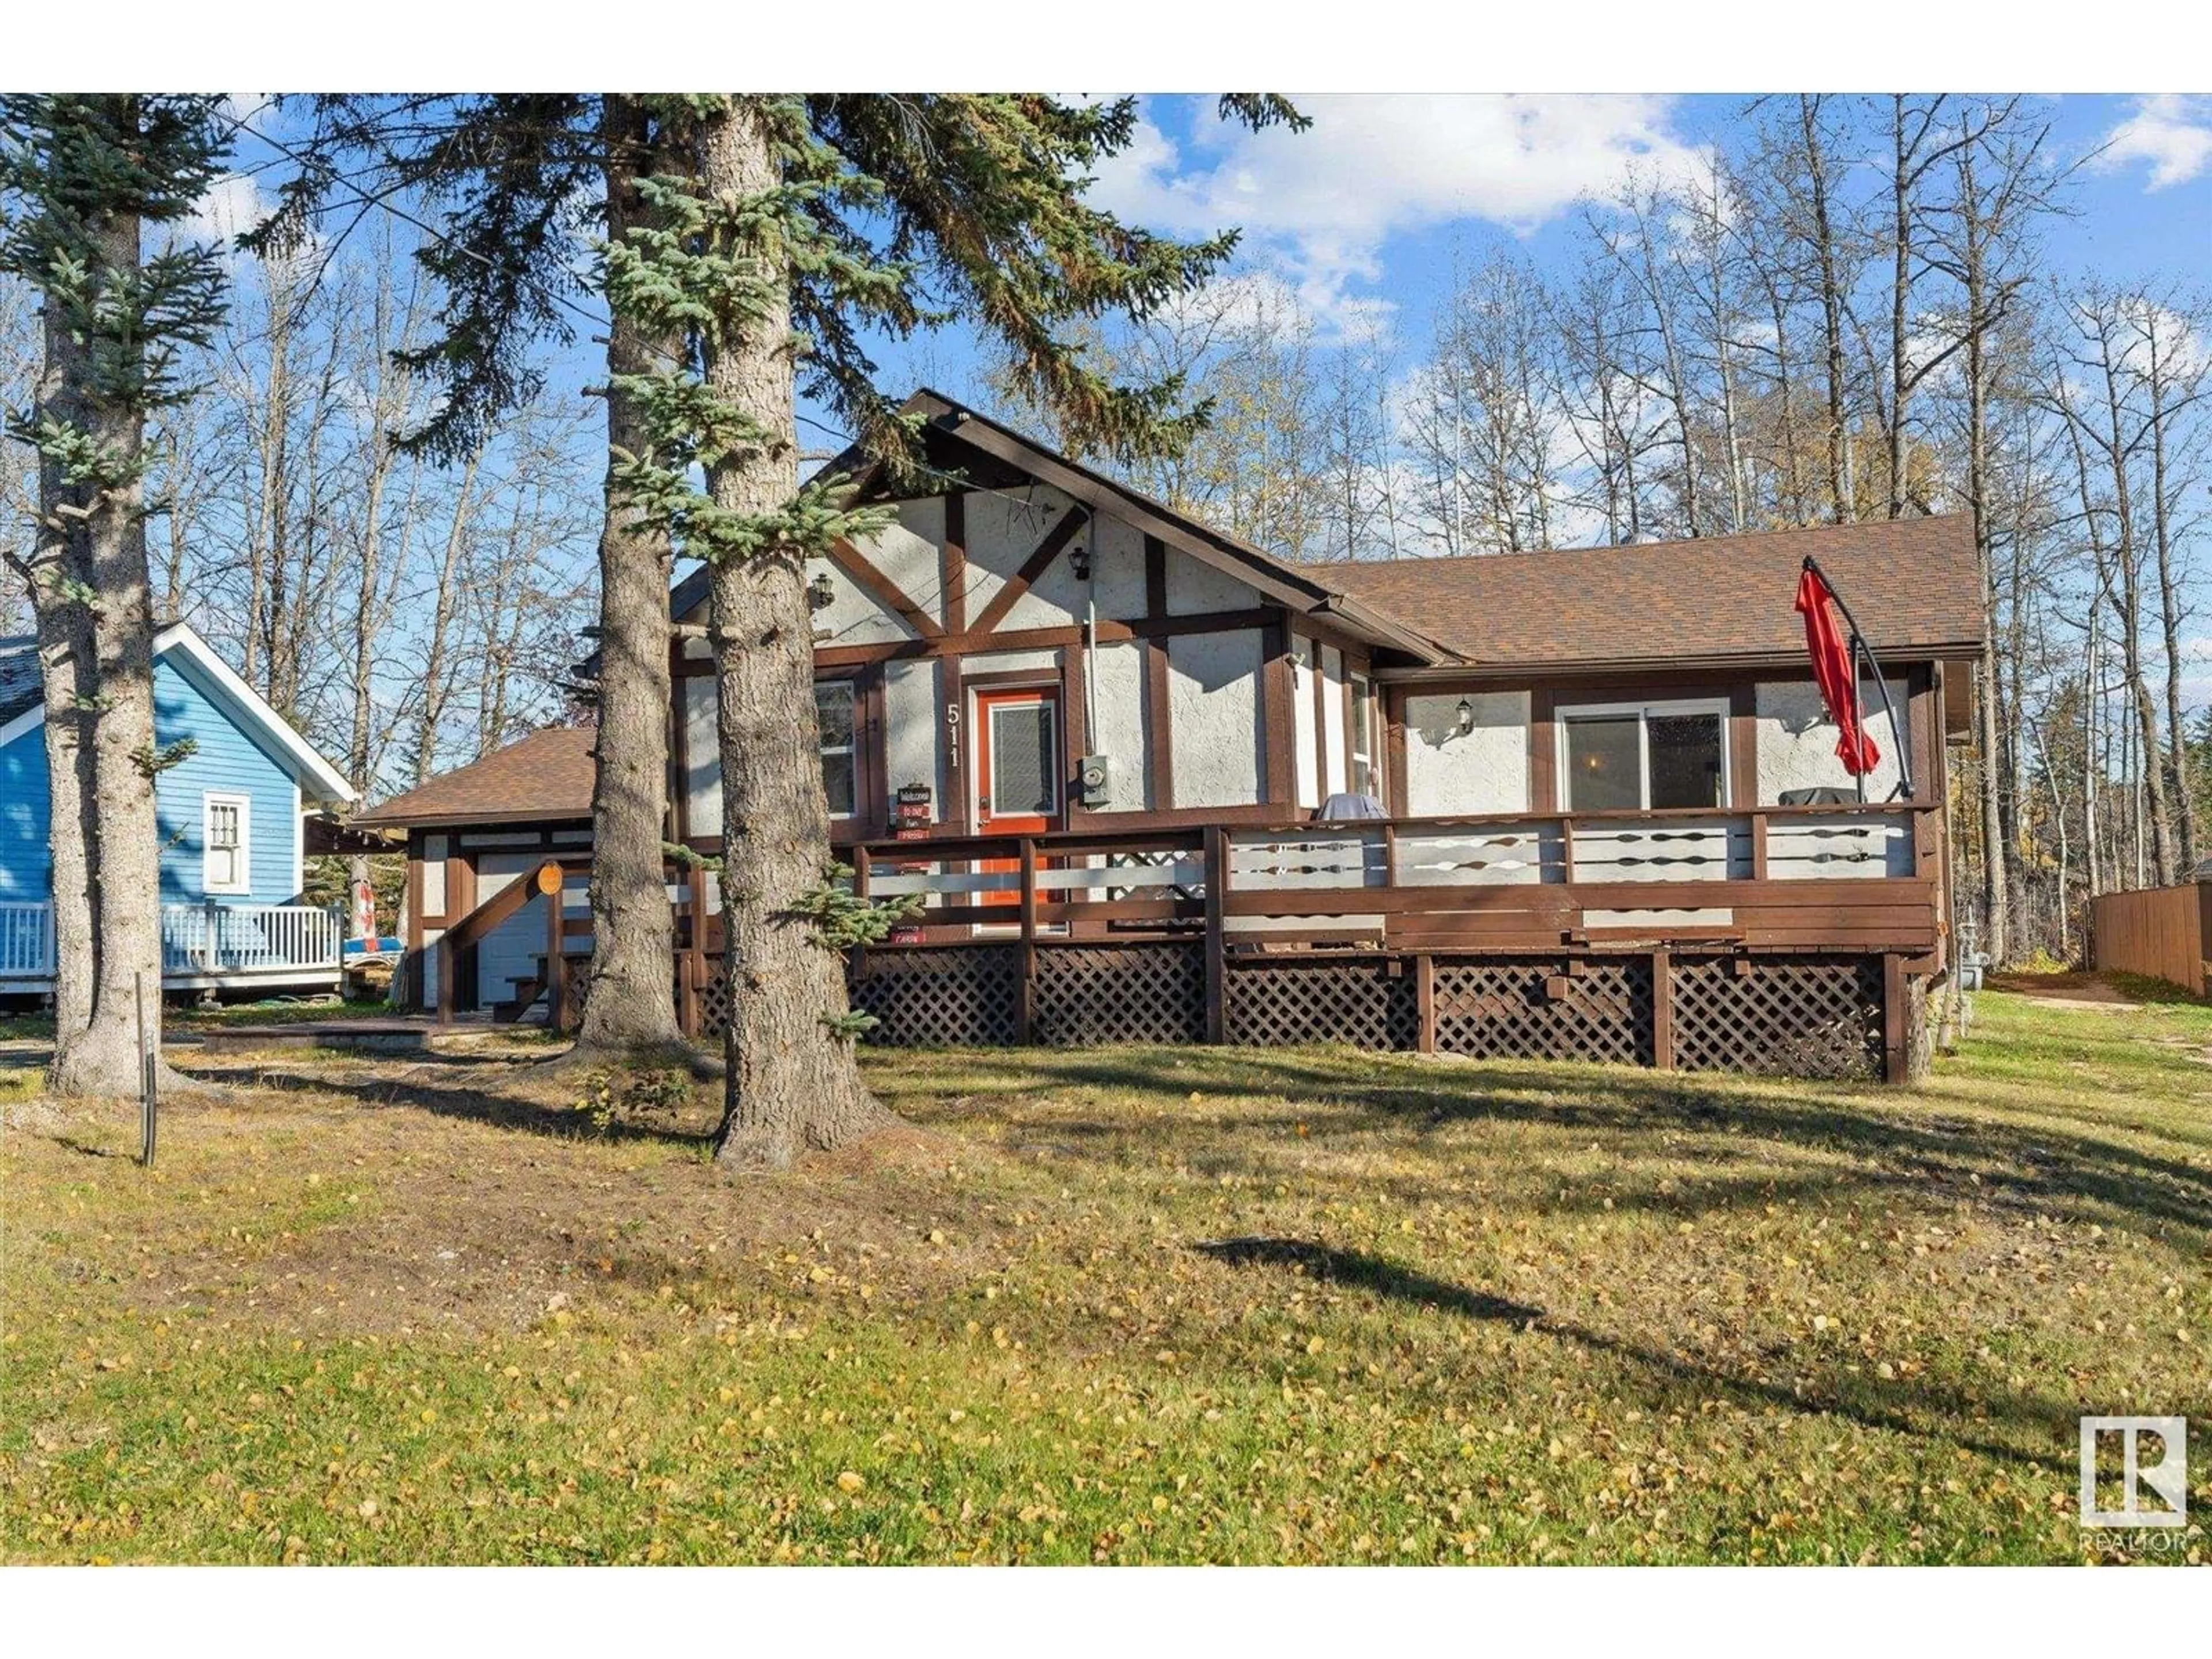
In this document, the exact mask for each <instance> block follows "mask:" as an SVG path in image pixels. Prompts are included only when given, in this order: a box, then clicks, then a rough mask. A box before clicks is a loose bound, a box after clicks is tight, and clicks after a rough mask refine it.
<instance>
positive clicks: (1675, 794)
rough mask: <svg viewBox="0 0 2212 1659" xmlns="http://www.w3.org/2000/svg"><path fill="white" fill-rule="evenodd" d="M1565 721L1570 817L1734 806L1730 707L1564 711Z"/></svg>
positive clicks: (1563, 756) (1563, 755) (1562, 756)
mask: <svg viewBox="0 0 2212 1659" xmlns="http://www.w3.org/2000/svg"><path fill="white" fill-rule="evenodd" d="M1559 774H1560V776H1561V777H1562V778H1563V779H1564V780H1565V787H1563V788H1562V789H1561V790H1560V799H1561V802H1562V804H1563V805H1564V806H1565V810H1566V811H1570V812H1607V811H1655V812H1668V811H1681V810H1683V809H1685V808H1687V807H1695V806H1725V805H1728V803H1729V769H1728V705H1727V704H1726V703H1723V702H1650V703H1598V704H1592V705H1590V706H1588V707H1585V708H1562V709H1560V710H1559Z"/></svg>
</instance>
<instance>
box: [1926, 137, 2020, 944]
mask: <svg viewBox="0 0 2212 1659" xmlns="http://www.w3.org/2000/svg"><path fill="white" fill-rule="evenodd" d="M1900 142H1901V140H1900ZM1963 177H1964V180H1965V183H1964V188H1963V190H1962V191H1961V197H1962V200H1963V201H1964V202H1965V204H1966V207H1965V212H1966V226H1965V233H1966V258H1965V260H1964V267H1965V275H1966V283H1965V286H1966V330H1967V332H1966V504H1967V507H1968V509H1969V510H1970V511H1971V512H1972V514H1973V521H1974V562H1975V566H1976V568H1977V569H1978V571H1979V573H1980V574H1981V584H1982V660H1981V672H1980V681H1981V688H1980V689H1981V708H1980V710H1979V714H1980V722H1979V724H1980V730H1979V732H1978V739H1979V742H1980V745H1981V750H1982V764H1981V769H1980V775H1979V777H1978V779H1977V785H1978V797H1979V805H1980V807H1981V829H1982V871H1981V875H1982V920H1983V925H1984V927H1985V928H1986V930H1987V936H1986V937H1985V938H1984V939H1983V941H1982V949H1983V950H1984V951H1986V952H1987V953H1988V955H1989V958H1990V961H1991V962H1993V963H1997V964H1999V965H2000V966H2002V964H2004V963H2007V962H2008V961H2009V960H2011V954H2012V951H2011V947H2012V939H2011V920H2012V892H2011V889H2010V886H2009V884H2008V882H2007V880H2006V874H2007V872H2008V870H2009V869H2010V867H2011V862H2010V860H2009V859H2008V857H2007V855H2006V846H2005V823H2004V803H2003V795H2004V782H2005V780H2004V778H2003V775H2002V752H2003V751H2002V744H2001V743H2000V741H1999V731H2000V726H2001V725H2002V721H2001V720H2000V717H1999V716H2000V711H1999V709H1998V707H1997V703H1998V698H1999V693H2000V688H2001V687H2002V684H2003V682H2002V679H2001V678H2000V677H1999V674H1998V664H1997V646H1996V641H1997V583H1996V551H1995V545H1994V543H1995V538H1994V537H1993V536H1992V534H1991V532H1990V500H1989V495H1990V420H1989V362H1988V341H1987V338H1986V331H1987V304H1986V299H1987V296H1986V295H1985V293H1984V289H1985V287H1986V281H1987V274H1988V273H1987V267H1986V262H1985V251H1984V241H1983V229H1984V228H1983V225H1982V222H1981V216H1980V214H1979V212H1978V208H1977V205H1976V203H1977V199H1978V198H1977V197H1975V195H1974V187H1973V174H1972V168H1971V166H1968V167H1966V168H1965V169H1963ZM1901 211H1902V210H1900V212H1901ZM1903 303H1904V300H1903V296H1902V291H1901V290H1900V292H1899V300H1898V304H1899V306H1900V307H1902V305H1903ZM1899 314H1900V316H1901V315H1902V313H1901V312H1900V313H1899ZM1901 349H1902V348H1901V347H1900V350H1901ZM1900 505H1901V504H1900Z"/></svg>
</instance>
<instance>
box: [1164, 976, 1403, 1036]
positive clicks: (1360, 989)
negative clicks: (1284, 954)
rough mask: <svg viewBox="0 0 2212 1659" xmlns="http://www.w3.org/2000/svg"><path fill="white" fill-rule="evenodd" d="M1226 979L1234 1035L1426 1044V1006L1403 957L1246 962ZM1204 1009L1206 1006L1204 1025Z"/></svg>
mask: <svg viewBox="0 0 2212 1659" xmlns="http://www.w3.org/2000/svg"><path fill="white" fill-rule="evenodd" d="M1225 979H1226V983H1225V997H1226V1001H1227V1018H1226V1019H1225V1023H1224V1030H1225V1035H1226V1036H1228V1039H1229V1041H1230V1042H1236V1043H1244V1044H1249V1045H1251V1046H1254V1047H1257V1048H1279V1047H1282V1046H1285V1045H1286V1044H1289V1043H1294V1042H1349V1043H1351V1044H1352V1046H1353V1047H1355V1048H1417V1047H1419V1043H1420V1036H1421V1025H1420V1021H1421V1015H1420V1008H1419V1004H1418V1001H1417V1000H1416V995H1415V991H1414V986H1413V975H1412V973H1411V971H1410V970H1409V969H1408V967H1407V963H1405V962H1403V961H1402V960H1398V959H1394V958H1389V957H1358V958H1354V959H1352V960H1349V961H1331V960H1329V959H1328V958H1327V957H1320V958H1318V959H1316V960H1311V961H1305V962H1298V961H1291V960H1288V959H1285V960H1282V961H1277V962H1265V961H1263V962H1255V963H1242V964H1239V965H1237V966H1236V967H1233V968H1231V969H1230V970H1229V972H1228V974H1227V975H1226V976H1225ZM1204 1014H1205V1010H1204V1009H1203V1007H1201V1008H1200V1029H1201V1030H1202V1029H1203V1027H1204Z"/></svg>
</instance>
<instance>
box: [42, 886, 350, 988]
mask: <svg viewBox="0 0 2212 1659" xmlns="http://www.w3.org/2000/svg"><path fill="white" fill-rule="evenodd" d="M344 931H345V929H344V927H343V923H342V922H341V921H340V918H339V916H338V913H337V911H335V910H325V909H323V908H319V907H318V906H316V905H312V904H216V903H204V904H165V905H163V906H162V907H161V976H162V978H163V979H164V980H169V981H176V980H182V981H186V982H189V983H198V982H200V981H208V980H221V979H230V978H238V979H252V978H255V977H260V978H269V977H271V976H283V975H288V974H294V973H301V974H307V973H313V974H319V973H321V972H323V971H324V970H325V969H327V970H328V971H330V972H331V973H333V974H335V973H336V972H337V966H338V952H339V950H340V947H341V945H342V942H343V933H344ZM53 973H54V924H53V907H52V905H50V904H46V903H4V904H0V982H5V981H19V982H21V981H47V980H51V979H52V977H53Z"/></svg>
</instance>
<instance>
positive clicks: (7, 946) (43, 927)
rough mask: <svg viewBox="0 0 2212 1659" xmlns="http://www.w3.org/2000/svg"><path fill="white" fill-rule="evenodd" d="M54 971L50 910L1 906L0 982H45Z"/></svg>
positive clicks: (46, 907)
mask: <svg viewBox="0 0 2212 1659" xmlns="http://www.w3.org/2000/svg"><path fill="white" fill-rule="evenodd" d="M53 971H54V912H53V907H52V905H50V904H46V903H44V902H39V903H28V904H26V903H8V904H0V980H7V979H45V978H46V977H48V976H49V975H52V973H53Z"/></svg>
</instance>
